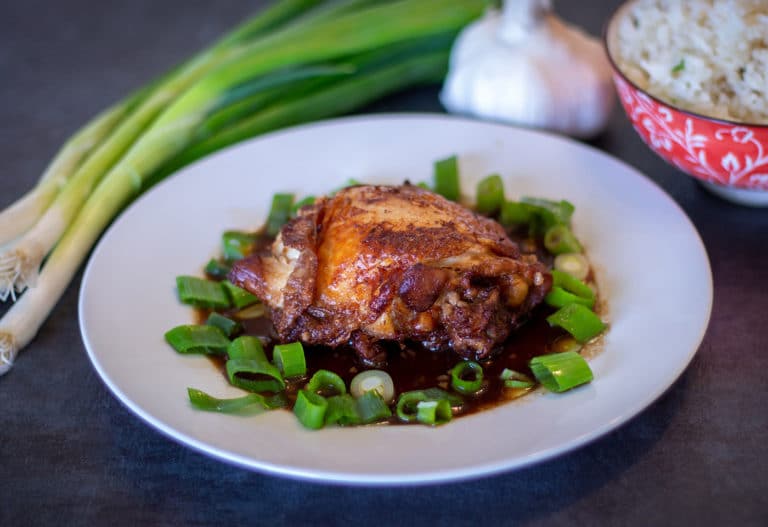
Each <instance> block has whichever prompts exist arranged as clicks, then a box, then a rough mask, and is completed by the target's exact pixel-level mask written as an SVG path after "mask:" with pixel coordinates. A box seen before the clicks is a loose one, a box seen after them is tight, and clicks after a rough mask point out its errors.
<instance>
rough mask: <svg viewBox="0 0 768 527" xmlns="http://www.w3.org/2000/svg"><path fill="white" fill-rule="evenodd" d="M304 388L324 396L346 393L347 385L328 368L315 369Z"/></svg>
mask: <svg viewBox="0 0 768 527" xmlns="http://www.w3.org/2000/svg"><path fill="white" fill-rule="evenodd" d="M305 389H306V390H307V391H309V392H312V393H317V394H320V395H324V396H326V397H330V396H332V395H344V394H345V393H347V386H346V385H345V384H344V380H343V379H342V378H341V377H339V376H338V375H337V374H335V373H333V372H332V371H328V370H317V371H316V372H315V374H314V375H313V376H312V378H311V379H310V380H309V382H308V383H307V386H306V387H305Z"/></svg>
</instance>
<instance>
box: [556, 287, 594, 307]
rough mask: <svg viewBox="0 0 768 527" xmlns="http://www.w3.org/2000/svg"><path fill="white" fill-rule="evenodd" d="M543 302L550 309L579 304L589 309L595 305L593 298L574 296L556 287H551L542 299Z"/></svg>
mask: <svg viewBox="0 0 768 527" xmlns="http://www.w3.org/2000/svg"><path fill="white" fill-rule="evenodd" d="M544 302H546V303H547V305H549V306H552V307H565V306H567V305H569V304H581V305H584V306H587V307H588V308H590V309H591V308H592V307H594V305H595V299H594V297H593V298H584V297H581V296H578V295H574V294H573V293H569V292H568V291H566V290H565V289H563V288H562V287H560V286H557V285H556V286H552V289H551V290H550V291H549V293H547V296H545V297H544Z"/></svg>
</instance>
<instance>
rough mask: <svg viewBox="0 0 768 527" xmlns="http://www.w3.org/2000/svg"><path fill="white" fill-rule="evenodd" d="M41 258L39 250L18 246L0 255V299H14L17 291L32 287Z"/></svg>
mask: <svg viewBox="0 0 768 527" xmlns="http://www.w3.org/2000/svg"><path fill="white" fill-rule="evenodd" d="M42 259H43V254H42V251H41V250H39V249H32V250H25V249H24V248H20V247H17V248H15V249H11V250H10V251H8V252H6V253H4V254H2V255H0V300H2V301H3V302H5V301H6V300H7V299H8V298H9V297H10V298H11V299H12V300H14V301H15V300H16V295H17V294H18V293H21V292H22V291H24V290H25V289H26V288H27V287H34V285H35V283H36V281H37V275H38V270H39V269H40V263H41V262H42Z"/></svg>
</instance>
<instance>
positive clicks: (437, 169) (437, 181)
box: [432, 156, 460, 201]
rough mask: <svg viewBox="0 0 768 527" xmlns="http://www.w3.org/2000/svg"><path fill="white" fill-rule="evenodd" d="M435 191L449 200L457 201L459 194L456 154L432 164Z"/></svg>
mask: <svg viewBox="0 0 768 527" xmlns="http://www.w3.org/2000/svg"><path fill="white" fill-rule="evenodd" d="M433 177H434V182H433V185H432V186H433V187H434V189H435V192H436V193H438V194H440V195H441V196H443V197H444V198H446V199H449V200H451V201H458V200H459V195H460V186H459V163H458V158H457V157H456V156H451V157H449V158H446V159H441V160H440V161H437V162H436V163H435V166H434V173H433Z"/></svg>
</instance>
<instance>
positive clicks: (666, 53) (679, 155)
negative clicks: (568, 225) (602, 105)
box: [605, 0, 768, 206]
mask: <svg viewBox="0 0 768 527" xmlns="http://www.w3.org/2000/svg"><path fill="white" fill-rule="evenodd" d="M605 45H606V49H607V52H608V57H609V59H610V62H611V64H612V66H613V80H614V84H615V85H616V89H617V91H618V93H619V99H620V101H621V104H622V106H623V108H624V110H625V112H626V114H627V116H628V117H629V119H630V121H632V124H633V126H634V128H635V130H636V131H637V132H638V134H640V137H642V139H643V140H644V141H645V142H646V144H648V146H649V147H650V148H651V149H653V151H654V152H656V153H657V154H658V155H659V156H661V157H662V158H663V159H664V160H666V161H667V162H669V163H671V164H672V165H674V166H675V167H677V168H679V169H680V170H681V171H683V172H685V173H687V174H689V175H691V176H693V177H695V178H697V179H698V180H699V181H701V182H702V184H703V185H704V186H705V187H706V188H707V189H709V190H710V191H712V192H713V193H715V194H716V195H718V196H720V197H723V198H725V199H728V200H730V201H733V202H736V203H740V204H744V205H754V206H768V0H630V1H628V2H626V3H624V4H623V5H622V6H621V7H620V8H619V9H618V10H617V11H616V12H615V13H614V14H613V16H612V17H611V19H610V20H609V22H608V25H607V26H606V32H605Z"/></svg>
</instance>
